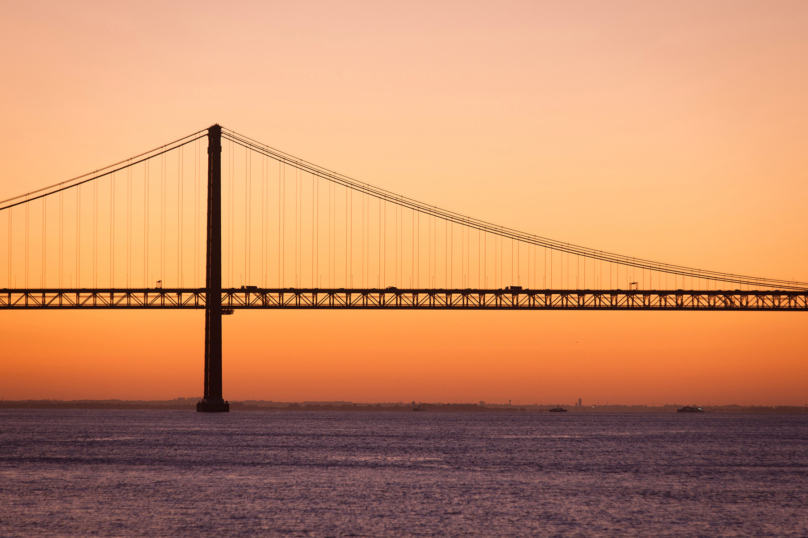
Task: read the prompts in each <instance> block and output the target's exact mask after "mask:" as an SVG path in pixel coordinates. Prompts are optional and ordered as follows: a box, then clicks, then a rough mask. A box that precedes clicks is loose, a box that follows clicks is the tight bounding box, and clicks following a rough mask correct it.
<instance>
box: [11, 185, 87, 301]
mask: <svg viewBox="0 0 808 538" xmlns="http://www.w3.org/2000/svg"><path fill="white" fill-rule="evenodd" d="M76 196H78V194H77V195H76ZM28 213H29V209H28V202H26V203H25V278H24V279H23V282H24V283H25V287H26V288H28Z"/></svg>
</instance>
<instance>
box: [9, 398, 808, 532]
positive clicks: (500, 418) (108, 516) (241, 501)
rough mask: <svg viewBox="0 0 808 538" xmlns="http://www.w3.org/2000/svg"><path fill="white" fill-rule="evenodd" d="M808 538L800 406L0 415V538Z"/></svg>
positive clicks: (804, 422)
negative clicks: (616, 411) (724, 410)
mask: <svg viewBox="0 0 808 538" xmlns="http://www.w3.org/2000/svg"><path fill="white" fill-rule="evenodd" d="M91 535H95V536H189V537H191V536H193V537H198V536H217V537H218V536H255V535H263V536H486V537H495V536H789V535H793V536H808V416H805V415H803V416H797V415H709V414H705V415H682V414H679V415H676V414H671V415H660V414H648V415H641V414H625V415H600V414H599V415H594V414H591V415H584V414H575V413H565V414H560V413H559V414H550V413H513V414H506V413H490V414H482V413H480V414H471V413H469V414H464V413H456V414H455V413H386V412H378V413H372V412H367V413H363V412H356V413H350V412H346V413H342V412H323V413H310V412H283V411H280V412H245V411H242V412H232V413H229V414H221V415H216V414H202V413H195V412H190V411H188V412H186V411H81V410H34V411H28V410H0V536H91Z"/></svg>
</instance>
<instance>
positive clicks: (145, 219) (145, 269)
mask: <svg viewBox="0 0 808 538" xmlns="http://www.w3.org/2000/svg"><path fill="white" fill-rule="evenodd" d="M150 167H151V160H147V161H146V162H145V163H143V287H144V288H148V287H149V169H150Z"/></svg>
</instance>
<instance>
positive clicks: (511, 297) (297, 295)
mask: <svg viewBox="0 0 808 538" xmlns="http://www.w3.org/2000/svg"><path fill="white" fill-rule="evenodd" d="M221 297H222V302H221V308H222V309H224V310H226V311H227V310H235V309H312V310H323V309H371V310H373V309H382V310H427V309H430V310H668V311H677V310H678V311H694V310H700V311H722V312H726V311H733V312H756V311H779V312H805V311H808V292H794V291H733V292H727V291H693V290H687V291H686V290H678V291H647V290H488V289H484V290H479V289H455V290H434V289H417V290H410V289H395V290H394V289H384V290H379V289H349V290H346V289H293V288H286V289H260V288H255V289H253V288H251V289H223V290H222V292H221ZM206 306H207V302H206V290H205V289H204V288H201V289H187V288H183V289H159V288H157V289H155V288H149V289H81V290H76V289H59V290H42V289H28V290H22V289H13V290H0V309H6V310H9V309H10V310H26V309H83V310H97V309H156V308H163V309H165V308H169V309H182V310H185V309H204V308H206Z"/></svg>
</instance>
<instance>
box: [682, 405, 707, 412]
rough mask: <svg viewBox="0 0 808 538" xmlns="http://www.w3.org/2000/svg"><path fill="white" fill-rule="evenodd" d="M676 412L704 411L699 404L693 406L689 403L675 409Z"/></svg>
mask: <svg viewBox="0 0 808 538" xmlns="http://www.w3.org/2000/svg"><path fill="white" fill-rule="evenodd" d="M676 412H677V413H704V409H703V408H702V407H701V406H698V407H694V406H690V405H686V406H684V407H683V408H681V409H677V410H676Z"/></svg>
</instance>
